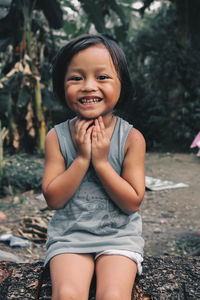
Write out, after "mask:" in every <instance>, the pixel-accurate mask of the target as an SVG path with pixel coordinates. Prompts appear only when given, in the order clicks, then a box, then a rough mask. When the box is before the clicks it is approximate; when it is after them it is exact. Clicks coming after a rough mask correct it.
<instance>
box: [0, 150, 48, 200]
mask: <svg viewBox="0 0 200 300" xmlns="http://www.w3.org/2000/svg"><path fill="white" fill-rule="evenodd" d="M4 165H5V168H4V174H3V176H2V178H1V181H0V195H6V194H11V195H12V194H14V193H16V192H17V191H20V192H25V191H27V190H35V191H41V182H42V175H43V170H44V160H43V158H40V157H38V156H31V157H29V156H28V155H26V154H21V155H12V156H9V157H8V156H6V157H5V159H4Z"/></svg>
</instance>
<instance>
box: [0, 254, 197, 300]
mask: <svg viewBox="0 0 200 300" xmlns="http://www.w3.org/2000/svg"><path fill="white" fill-rule="evenodd" d="M199 282H200V257H186V256H183V257H178V256H174V257H169V256H163V257H145V259H144V263H143V274H142V275H141V276H137V277H136V281H135V285H134V287H133V298H132V299H134V300H141V299H149V300H150V299H153V300H167V299H171V300H173V299H181V300H182V299H188V300H197V299H200V285H199ZM5 299H7V300H10V299H15V300H18V299H21V300H26V299H27V300H31V299H35V300H44V299H49V300H50V299H51V282H50V276H49V270H48V269H45V270H44V269H43V266H42V262H37V263H33V264H16V263H8V262H3V263H0V300H5ZM94 299H95V278H93V280H92V284H91V289H90V297H89V300H94Z"/></svg>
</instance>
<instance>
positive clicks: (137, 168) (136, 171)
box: [92, 119, 145, 214]
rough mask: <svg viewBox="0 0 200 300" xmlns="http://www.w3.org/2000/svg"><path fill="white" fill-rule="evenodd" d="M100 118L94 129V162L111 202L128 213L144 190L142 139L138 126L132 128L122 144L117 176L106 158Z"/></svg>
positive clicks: (143, 143) (137, 204)
mask: <svg viewBox="0 0 200 300" xmlns="http://www.w3.org/2000/svg"><path fill="white" fill-rule="evenodd" d="M101 122H102V121H101V119H100V120H99V122H98V124H97V125H96V126H95V129H93V138H92V143H93V144H92V151H93V152H92V153H93V156H92V161H93V166H94V168H95V170H96V173H97V175H98V177H99V178H100V180H101V182H102V184H103V186H104V188H105V190H106V191H107V193H108V194H109V196H110V198H111V199H112V200H113V202H115V204H116V205H118V206H119V207H120V208H121V210H122V211H124V212H125V213H127V214H129V213H132V212H135V211H137V210H138V209H139V206H140V204H141V202H142V199H143V197H144V192H145V171H144V160H145V140H144V138H143V136H142V134H141V133H140V132H139V131H138V130H136V129H134V128H133V129H132V130H131V132H130V133H129V136H128V138H127V141H126V145H125V158H124V163H123V169H122V175H121V176H119V175H118V173H117V172H116V171H115V170H114V169H113V167H112V166H111V165H110V164H109V162H108V161H107V156H108V149H109V146H108V144H109V143H108V139H107V137H106V135H105V132H104V128H103V127H104V126H103V123H101ZM103 149H104V150H103Z"/></svg>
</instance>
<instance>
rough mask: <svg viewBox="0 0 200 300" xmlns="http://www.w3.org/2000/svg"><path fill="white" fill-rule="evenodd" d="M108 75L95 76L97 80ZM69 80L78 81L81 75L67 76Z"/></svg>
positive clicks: (103, 78) (106, 77)
mask: <svg viewBox="0 0 200 300" xmlns="http://www.w3.org/2000/svg"><path fill="white" fill-rule="evenodd" d="M108 78H109V77H108V76H107V75H99V76H98V77H97V79H98V80H105V79H108ZM69 80H70V81H80V80H82V77H81V76H72V77H70V78H69Z"/></svg>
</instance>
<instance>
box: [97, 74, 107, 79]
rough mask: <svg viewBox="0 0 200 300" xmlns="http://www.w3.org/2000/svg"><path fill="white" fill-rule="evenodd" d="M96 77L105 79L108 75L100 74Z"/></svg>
mask: <svg viewBox="0 0 200 300" xmlns="http://www.w3.org/2000/svg"><path fill="white" fill-rule="evenodd" d="M98 79H100V80H105V79H108V76H107V75H100V76H98Z"/></svg>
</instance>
